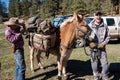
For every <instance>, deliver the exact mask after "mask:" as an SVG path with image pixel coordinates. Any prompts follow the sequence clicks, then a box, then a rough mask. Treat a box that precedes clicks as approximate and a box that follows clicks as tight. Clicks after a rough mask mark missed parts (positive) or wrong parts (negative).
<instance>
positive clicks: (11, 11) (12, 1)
mask: <svg viewBox="0 0 120 80" xmlns="http://www.w3.org/2000/svg"><path fill="white" fill-rule="evenodd" d="M8 12H9V17H13V16H16V14H15V12H16V9H15V0H9V8H8Z"/></svg>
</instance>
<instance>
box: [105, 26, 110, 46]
mask: <svg viewBox="0 0 120 80" xmlns="http://www.w3.org/2000/svg"><path fill="white" fill-rule="evenodd" d="M105 28H106V35H105V40H104V42H103V43H104V44H107V43H108V42H109V40H110V32H109V29H108V27H107V25H105Z"/></svg>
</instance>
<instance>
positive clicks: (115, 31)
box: [77, 16, 120, 47]
mask: <svg viewBox="0 0 120 80" xmlns="http://www.w3.org/2000/svg"><path fill="white" fill-rule="evenodd" d="M93 19H94V18H93V17H86V18H85V19H84V20H85V21H86V22H87V23H88V24H89V23H90V22H91V21H92V20H93ZM102 19H103V21H104V23H105V24H106V25H107V26H108V28H109V30H110V40H118V39H120V17H112V16H106V17H102ZM77 41H78V43H79V47H82V46H83V45H84V44H85V41H84V40H83V39H79V40H77Z"/></svg>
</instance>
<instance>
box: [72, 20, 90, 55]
mask: <svg viewBox="0 0 120 80" xmlns="http://www.w3.org/2000/svg"><path fill="white" fill-rule="evenodd" d="M73 24H74V26H75V30H76V37H79V35H78V32H82V33H83V34H84V35H85V37H83V39H84V40H85V41H86V42H87V39H88V38H89V35H90V33H91V31H92V30H91V28H90V27H89V26H88V25H87V23H86V26H84V27H86V28H87V30H89V31H87V32H85V31H83V30H81V29H80V28H79V26H78V25H77V24H75V23H74V22H73ZM83 47H84V52H85V54H86V55H87V56H90V54H88V53H87V51H86V48H85V47H86V46H85V44H84V45H83Z"/></svg>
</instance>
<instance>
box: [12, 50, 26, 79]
mask: <svg viewBox="0 0 120 80" xmlns="http://www.w3.org/2000/svg"><path fill="white" fill-rule="evenodd" d="M14 56H15V59H16V74H15V78H16V80H25V71H26V65H25V60H24V49H17V50H16V51H15V54H14Z"/></svg>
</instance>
